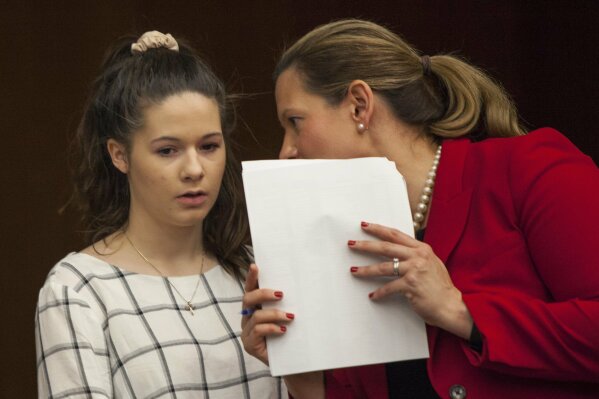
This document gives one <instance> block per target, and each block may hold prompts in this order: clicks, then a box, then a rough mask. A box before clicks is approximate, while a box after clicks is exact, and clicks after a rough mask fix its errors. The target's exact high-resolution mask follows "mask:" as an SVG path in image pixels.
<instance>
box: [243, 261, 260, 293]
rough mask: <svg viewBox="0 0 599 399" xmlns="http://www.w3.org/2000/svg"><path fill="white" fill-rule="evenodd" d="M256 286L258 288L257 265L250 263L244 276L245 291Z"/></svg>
mask: <svg viewBox="0 0 599 399" xmlns="http://www.w3.org/2000/svg"><path fill="white" fill-rule="evenodd" d="M256 288H258V266H256V264H255V263H252V264H250V268H249V269H248V274H247V276H246V278H245V292H250V291H253V290H255V289H256Z"/></svg>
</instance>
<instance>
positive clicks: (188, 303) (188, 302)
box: [124, 233, 206, 316]
mask: <svg viewBox="0 0 599 399" xmlns="http://www.w3.org/2000/svg"><path fill="white" fill-rule="evenodd" d="M124 234H125V238H126V239H127V241H129V244H131V246H132V247H133V249H134V250H135V252H137V253H138V254H139V256H141V257H142V259H143V260H144V261H145V262H146V263H147V264H148V265H150V266H152V267H153V268H154V270H156V271H157V272H158V274H160V276H161V277H162V278H163V279H165V280H166V281H167V282H168V283H169V285H170V286H171V287H173V289H174V290H175V292H176V293H177V294H178V295H179V296H180V297H181V299H183V301H184V302H185V307H186V308H187V310H189V313H191V315H192V316H193V315H194V314H195V313H194V312H193V311H194V307H193V298H195V296H196V292H198V287H199V286H200V276H201V275H202V272H203V271H204V258H205V255H206V253H205V252H204V253H202V266H200V274H198V282H197V283H196V287H195V289H194V290H193V294H191V298H189V300H187V299H185V297H184V296H183V294H181V293H180V292H179V290H178V289H177V287H175V286H174V284H173V283H172V282H171V280H169V279H168V277H166V276H165V275H164V274H162V272H161V271H160V269H158V268H157V267H156V266H154V265H153V264H152V262H150V260H149V259H148V258H146V257H145V256H144V254H142V253H141V251H140V250H139V249H137V247H136V246H135V245H133V242H132V241H131V239H130V238H129V236H128V235H127V233H124Z"/></svg>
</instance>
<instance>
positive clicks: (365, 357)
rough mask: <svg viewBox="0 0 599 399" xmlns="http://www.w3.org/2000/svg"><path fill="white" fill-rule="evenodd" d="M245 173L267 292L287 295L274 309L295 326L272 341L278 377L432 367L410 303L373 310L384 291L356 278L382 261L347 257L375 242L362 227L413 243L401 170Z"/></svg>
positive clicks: (314, 164) (275, 165) (276, 167)
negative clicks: (421, 362)
mask: <svg viewBox="0 0 599 399" xmlns="http://www.w3.org/2000/svg"><path fill="white" fill-rule="evenodd" d="M243 168H244V172H243V178H244V185H245V192H246V198H247V204H248V210H249V219H250V228H251V232H252V239H253V245H254V253H255V258H256V263H257V264H258V266H259V267H260V270H261V274H260V286H261V287H266V288H273V289H277V290H280V291H282V292H284V293H285V296H284V298H283V299H282V300H280V301H279V302H278V303H277V304H276V308H278V309H282V310H284V311H285V312H289V313H293V314H294V315H295V316H296V317H295V320H294V321H293V323H292V325H290V326H289V329H288V330H287V332H286V333H285V334H283V335H281V336H278V337H270V338H269V339H268V352H269V362H270V366H271V372H272V373H273V375H285V374H293V373H300V372H306V371H312V370H323V369H331V368H338V367H348V366H355V365H360V364H371V363H385V362H391V361H397V360H407V359H414V358H420V357H427V356H428V347H427V343H426V333H425V329H424V323H423V322H422V321H421V319H420V318H419V317H418V316H417V315H416V314H414V312H413V311H412V310H411V309H410V307H409V305H408V304H407V303H406V301H405V300H404V299H403V298H401V297H400V296H393V297H390V298H388V299H386V300H384V301H381V302H377V303H374V302H372V301H370V300H369V299H368V293H369V292H371V291H373V290H374V289H376V288H377V287H378V286H380V282H377V281H373V280H359V279H355V278H353V277H352V276H351V273H350V272H349V268H350V266H352V265H358V266H360V265H366V264H371V263H375V262H379V261H382V260H381V259H380V258H379V259H377V258H373V256H372V255H366V254H360V253H355V252H352V251H350V250H349V249H348V247H347V245H346V243H347V241H348V240H349V239H372V237H368V236H367V235H366V234H364V233H363V232H362V231H361V229H360V226H359V222H360V220H368V221H372V222H376V223H381V224H384V225H388V226H392V227H395V228H397V229H399V230H402V231H404V232H406V233H408V234H410V235H412V234H413V233H412V219H411V212H410V208H409V204H408V199H407V193H406V188H405V183H404V181H403V178H402V177H401V175H399V173H398V172H397V170H396V168H395V165H394V164H393V163H392V162H389V161H387V160H386V159H384V158H363V159H352V160H334V161H333V160H315V161H303V160H302V161H298V160H292V161H257V162H244V163H243ZM270 306H271V305H265V306H264V307H265V308H269V307H270Z"/></svg>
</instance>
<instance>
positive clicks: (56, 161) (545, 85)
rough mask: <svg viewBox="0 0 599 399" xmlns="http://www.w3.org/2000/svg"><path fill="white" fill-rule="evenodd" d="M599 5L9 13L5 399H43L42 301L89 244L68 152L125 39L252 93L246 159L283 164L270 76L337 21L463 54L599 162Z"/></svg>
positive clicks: (0, 0) (206, 2) (246, 113)
mask: <svg viewBox="0 0 599 399" xmlns="http://www.w3.org/2000/svg"><path fill="white" fill-rule="evenodd" d="M597 4H599V3H597V2H595V1H590V0H589V1H582V0H573V1H443V0H430V1H405V0H388V1H374V0H373V1H354V0H346V1H343V0H334V1H326V0H321V1H306V0H304V1H296V0H271V1H266V0H263V1H260V0H252V1H229V0H181V1H176V2H175V1H173V2H168V1H153V0H138V1H124V0H123V1H100V0H97V1H91V0H90V1H59V0H56V1H47V2H42V1H32V0H29V1H20V2H17V1H5V0H0V34H1V35H0V57H1V62H0V68H1V69H0V89H1V95H0V112H1V114H0V115H1V117H0V126H1V130H0V135H1V143H2V146H1V147H2V156H1V157H0V162H1V165H2V167H1V169H0V170H1V172H0V174H1V177H2V181H1V184H2V186H1V187H2V195H1V197H0V201H1V203H0V204H1V209H2V222H1V226H2V229H1V231H2V236H1V239H2V240H1V244H0V245H1V248H2V258H1V259H2V263H1V271H0V273H1V275H0V295H1V296H0V309H1V313H0V320H2V321H1V325H2V327H1V328H0V342H1V345H2V350H1V352H0V354H1V355H0V356H1V360H0V364H1V365H2V370H1V372H0V378H1V379H0V397H3V398H26V397H34V396H35V384H36V379H35V369H36V365H35V353H34V338H33V316H34V309H35V302H36V299H37V291H38V289H39V287H40V286H41V284H42V283H43V281H44V278H45V275H46V273H47V272H48V270H49V269H50V268H51V267H52V266H53V264H54V263H55V262H56V261H58V260H59V259H60V258H61V257H62V256H64V255H65V254H66V253H67V252H69V251H74V250H77V249H79V248H80V247H81V245H82V241H81V236H80V235H79V234H78V233H77V229H78V225H77V215H74V214H72V213H67V214H65V215H60V214H59V213H58V209H59V208H60V207H61V205H62V204H63V203H64V202H65V200H66V199H67V197H68V194H69V192H70V187H69V183H68V171H67V170H68V169H67V163H66V155H67V143H68V139H69V137H70V135H71V134H72V132H73V130H74V129H75V127H76V125H77V121H78V118H79V117H80V114H81V107H82V103H83V101H84V99H85V97H86V92H87V88H88V85H89V82H90V81H91V79H92V78H93V77H94V75H95V73H96V72H97V68H98V65H99V62H100V60H101V57H102V54H103V52H104V50H105V48H106V47H107V46H108V45H109V43H111V42H112V41H113V40H114V39H115V38H117V37H118V36H120V35H122V34H124V33H141V32H143V31H145V30H151V29H157V30H161V31H163V32H170V33H172V34H173V35H175V37H180V36H183V37H186V38H187V39H189V40H190V41H191V42H192V43H194V44H195V45H196V47H198V48H200V49H201V50H202V51H203V52H204V54H205V55H206V56H207V57H208V59H209V60H210V61H211V62H212V64H213V65H214V66H215V69H216V70H217V71H218V73H219V75H220V76H221V77H222V78H224V79H225V80H226V81H227V82H229V83H230V84H231V87H233V88H234V89H235V90H237V91H243V92H245V93H254V96H253V97H252V98H251V99H248V100H246V101H244V102H243V103H242V104H241V106H240V110H239V111H240V117H241V124H240V125H241V128H240V129H239V136H238V141H239V143H240V150H239V156H240V158H241V159H243V160H247V159H259V158H273V157H276V154H277V151H278V146H279V145H280V142H281V132H280V129H279V127H278V122H277V120H276V115H275V107H274V101H273V96H272V90H273V85H272V82H271V79H270V74H271V72H272V68H273V66H274V63H275V60H276V57H277V54H279V51H280V49H281V48H282V47H283V46H284V44H285V43H286V42H290V41H291V40H293V39H294V38H297V37H298V36H299V35H301V34H303V33H305V32H306V31H307V30H309V29H311V28H313V27H315V26H316V25H318V24H321V23H325V22H328V21H330V20H332V19H338V18H343V17H362V18H368V19H372V20H374V21H377V22H381V23H384V24H387V25H388V26H390V27H391V28H393V29H394V30H396V31H397V32H401V33H402V34H403V35H404V36H405V37H406V38H407V39H408V40H409V41H410V42H411V43H413V44H414V45H415V46H416V47H418V48H420V49H421V50H423V51H425V52H426V53H428V54H435V53H437V52H451V51H455V52H458V53H460V54H462V55H464V56H466V57H468V58H469V59H470V60H471V61H473V62H474V63H476V64H478V65H480V66H482V67H484V68H486V69H487V70H488V71H490V72H491V73H492V75H493V76H495V77H496V78H497V79H499V80H500V81H502V82H503V83H504V85H505V86H506V88H507V89H508V91H509V92H510V93H511V94H512V95H513V97H514V99H515V101H516V103H517V104H518V106H519V109H520V111H521V114H522V116H523V118H524V119H525V120H526V122H527V123H528V125H529V126H531V127H540V126H547V125H549V126H553V127H556V128H558V129H559V130H561V131H563V132H564V133H565V134H566V135H567V136H568V137H569V138H570V139H571V140H572V141H573V142H574V143H575V144H576V145H578V146H579V148H581V149H582V150H583V151H584V152H586V153H587V154H589V155H591V156H592V157H593V158H594V159H595V162H597V161H599V139H598V135H597V131H596V127H595V121H594V117H595V116H596V115H597V113H598V112H597V104H598V101H597V100H598V99H599V96H598V90H597V89H599V84H598V83H597V82H598V81H599V72H598V71H599V60H598V58H599V57H598V50H597V49H598V48H599V35H598V29H597V24H598V23H599V6H598V5H597ZM244 126H247V127H244ZM572 195H574V196H575V195H584V193H572Z"/></svg>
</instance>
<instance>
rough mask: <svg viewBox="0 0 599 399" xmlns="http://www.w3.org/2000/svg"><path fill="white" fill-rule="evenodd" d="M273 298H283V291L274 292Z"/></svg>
mask: <svg viewBox="0 0 599 399" xmlns="http://www.w3.org/2000/svg"><path fill="white" fill-rule="evenodd" d="M275 296H276V297H277V298H283V291H275Z"/></svg>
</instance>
